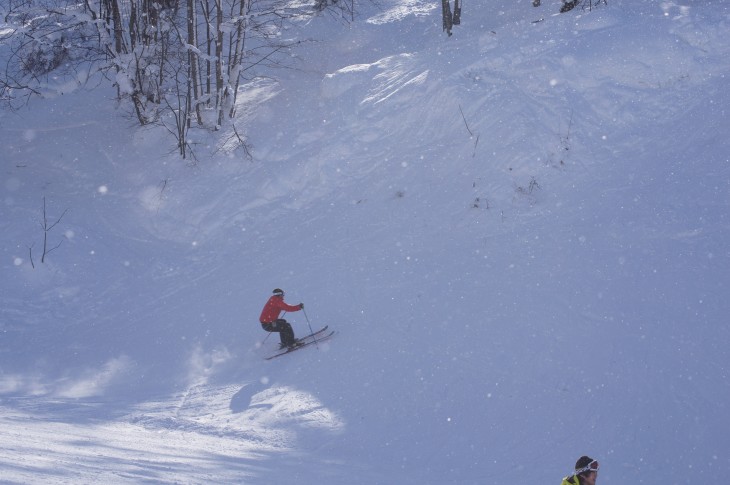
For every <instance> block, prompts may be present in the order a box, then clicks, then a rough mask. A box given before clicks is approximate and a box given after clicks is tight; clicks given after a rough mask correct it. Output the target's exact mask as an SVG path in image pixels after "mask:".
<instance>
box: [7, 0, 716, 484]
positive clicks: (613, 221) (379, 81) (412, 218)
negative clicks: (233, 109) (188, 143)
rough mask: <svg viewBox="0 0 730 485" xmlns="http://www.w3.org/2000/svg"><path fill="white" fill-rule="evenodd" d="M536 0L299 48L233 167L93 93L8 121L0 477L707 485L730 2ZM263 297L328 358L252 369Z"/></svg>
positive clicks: (385, 15) (365, 19) (406, 17)
mask: <svg viewBox="0 0 730 485" xmlns="http://www.w3.org/2000/svg"><path fill="white" fill-rule="evenodd" d="M559 5H560V2H558V1H557V0H549V1H545V2H543V5H542V6H541V7H539V8H533V7H532V5H531V2H529V1H527V0H524V1H519V2H515V1H507V0H495V1H491V2H482V3H481V4H480V3H469V2H465V4H464V10H463V19H462V24H461V25H459V26H456V27H454V31H453V32H454V35H453V36H452V37H447V36H446V35H445V34H444V33H442V32H441V18H440V8H439V5H438V4H437V3H433V2H431V3H428V2H422V1H414V0H386V1H385V2H381V4H380V8H377V9H376V8H374V7H372V6H367V5H362V6H361V9H360V10H361V17H360V18H359V19H358V20H357V21H356V22H355V23H352V24H350V25H348V24H346V23H344V22H338V21H336V20H334V19H333V18H332V17H331V16H326V15H325V16H323V17H321V18H319V19H317V20H315V21H313V22H310V23H308V24H306V25H302V26H301V27H300V32H298V33H296V35H300V36H301V38H311V39H319V40H320V42H316V43H313V44H306V45H305V46H304V47H303V48H302V49H301V50H299V51H298V55H299V57H300V60H301V63H300V64H299V67H300V69H298V70H287V71H279V72H277V73H276V76H278V81H276V82H274V81H266V82H263V81H260V82H257V83H255V84H252V85H250V86H248V89H249V96H243V99H244V100H245V102H246V104H245V109H243V108H242V110H241V116H242V118H241V119H240V120H239V121H238V122H237V123H239V128H241V127H243V126H245V130H246V132H247V134H248V135H249V141H250V143H251V144H252V154H253V160H247V159H246V158H245V157H244V156H243V154H242V153H241V152H240V151H230V150H226V149H218V147H219V146H222V147H223V148H226V147H225V141H226V139H227V137H226V133H211V134H207V135H201V134H195V135H194V136H195V137H197V138H196V139H195V140H194V141H195V142H196V143H197V145H196V146H197V147H198V149H197V154H198V160H197V161H196V162H195V163H190V161H189V160H188V161H182V160H180V159H179V158H178V157H177V156H176V152H175V149H174V140H172V138H171V137H170V135H169V134H168V133H167V132H166V131H165V130H164V129H162V128H160V127H146V128H140V127H138V126H136V125H135V123H134V122H133V120H132V119H130V114H129V113H128V112H127V111H126V110H125V109H124V108H123V106H121V105H119V104H118V103H116V102H115V101H114V91H113V90H112V88H104V87H103V85H102V86H101V87H98V88H96V89H94V90H92V91H89V90H86V89H84V88H82V87H80V83H65V84H62V85H57V86H54V87H53V89H50V88H49V89H48V90H46V96H45V98H44V99H42V100H38V99H35V100H31V102H30V103H29V106H28V107H27V108H24V109H21V110H19V111H15V112H11V111H3V112H0V144H1V146H2V147H3V154H2V157H0V160H1V161H0V168H1V170H2V173H1V175H0V194H1V196H0V230H1V231H0V232H1V233H2V238H1V239H0V241H2V243H1V244H0V272H1V273H2V278H1V279H0V429H1V430H2V431H1V432H0V482H2V483H3V484H6V483H9V484H16V483H18V484H20V483H22V484H26V483H43V484H56V483H104V484H121V483H189V484H198V483H200V484H203V483H206V484H210V483H246V484H317V485H339V484H502V483H507V482H510V483H517V484H533V483H553V484H557V483H559V480H560V479H561V478H562V477H563V476H564V475H566V474H568V473H569V472H570V471H571V469H572V465H573V464H574V462H575V460H576V459H577V458H578V457H579V456H580V455H583V454H588V455H590V456H592V457H595V458H597V459H598V460H599V461H600V463H601V471H600V473H599V478H598V483H599V484H610V483H642V484H656V485H667V484H688V483H705V482H707V483H710V482H711V483H719V482H717V481H716V480H717V479H718V477H720V478H719V479H720V481H722V480H724V479H725V478H726V477H728V476H730V460H728V456H727V455H728V450H730V404H729V403H730V377H729V372H730V358H729V357H730V356H729V355H728V354H729V351H728V348H729V344H730V330H728V325H727V324H728V315H730V298H729V296H730V246H728V241H730V220H729V219H728V217H729V216H728V214H729V210H730V136H728V135H730V131H729V128H728V127H730V111H729V110H730V36H729V35H728V33H729V32H730V5H728V3H727V2H725V1H700V0H683V1H678V2H672V1H662V2H638V1H629V0H608V5H600V6H599V7H598V8H595V9H593V10H591V11H588V10H581V9H577V10H574V11H572V12H569V13H566V14H561V15H558V14H557V13H556V12H557V10H558V8H559ZM540 19H542V21H540V22H533V21H536V20H540ZM3 28H4V27H3V26H2V25H1V24H0V30H2V29H3ZM288 35H295V32H294V31H292V30H290V31H289V32H288ZM88 84H93V83H88ZM88 84H87V86H88ZM50 93H53V95H51V94H50ZM44 197H45V200H46V208H47V215H48V218H49V220H50V222H54V221H56V220H57V219H58V218H60V221H59V223H58V224H57V225H56V226H55V227H53V228H52V229H51V230H50V231H49V232H48V238H49V240H48V243H49V246H51V247H54V246H56V245H57V244H58V243H61V244H60V246H58V247H57V248H56V249H55V250H53V251H52V252H50V253H49V254H48V255H47V258H46V260H45V262H43V263H41V262H40V254H41V251H42V244H43V229H42V227H41V218H42V213H41V210H42V204H43V198H44ZM64 211H66V212H65V213H64ZM30 248H32V249H30ZM31 252H32V255H33V261H32V262H33V263H34V265H35V268H34V267H33V266H32V265H31ZM275 287H281V288H284V289H285V290H286V292H287V295H286V299H287V300H288V301H289V302H290V303H299V302H300V301H301V302H304V303H305V305H306V308H305V310H306V312H307V313H306V315H304V314H303V313H302V312H298V313H290V314H288V315H287V318H288V319H289V320H290V321H291V322H292V323H293V326H294V329H295V331H296V333H297V334H298V335H303V334H304V333H306V332H308V329H309V326H310V325H311V326H312V327H313V328H318V327H321V326H323V325H325V324H329V325H330V326H331V327H332V328H334V329H335V330H337V334H336V337H335V338H334V339H332V340H331V341H330V342H329V343H326V344H322V345H320V346H319V348H311V347H310V348H307V349H303V350H301V351H299V352H296V353H294V354H291V355H287V356H285V357H283V358H279V359H275V360H272V361H265V360H264V359H263V357H265V356H266V355H269V354H271V353H272V352H273V351H274V349H275V347H276V342H275V340H276V336H273V337H271V338H268V339H267V338H266V337H267V334H266V332H264V331H263V330H262V329H261V327H260V325H259V324H258V316H259V312H260V310H261V308H262V306H263V304H264V302H265V301H266V299H267V298H268V297H269V295H270V294H271V290H272V289H273V288H275Z"/></svg>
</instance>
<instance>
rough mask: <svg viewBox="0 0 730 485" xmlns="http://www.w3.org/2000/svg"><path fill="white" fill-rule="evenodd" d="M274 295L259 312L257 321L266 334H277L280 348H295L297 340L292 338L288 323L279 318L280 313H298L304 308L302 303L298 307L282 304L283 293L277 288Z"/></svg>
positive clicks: (292, 332)
mask: <svg viewBox="0 0 730 485" xmlns="http://www.w3.org/2000/svg"><path fill="white" fill-rule="evenodd" d="M273 293H274V295H273V296H272V297H271V298H269V301H267V302H266V305H264V309H263V310H262V311H261V316H260V317H259V321H260V322H261V327H262V328H263V329H264V330H266V331H267V332H279V340H281V348H282V349H283V348H284V347H288V348H290V349H291V348H294V347H296V346H297V339H295V338H294V330H293V329H292V328H291V325H290V324H289V322H287V321H286V320H284V319H283V318H279V315H280V314H281V312H298V311H299V310H301V309H302V308H304V303H300V304H299V305H288V304H286V303H284V291H283V290H281V289H279V288H277V289H275V290H274V292H273Z"/></svg>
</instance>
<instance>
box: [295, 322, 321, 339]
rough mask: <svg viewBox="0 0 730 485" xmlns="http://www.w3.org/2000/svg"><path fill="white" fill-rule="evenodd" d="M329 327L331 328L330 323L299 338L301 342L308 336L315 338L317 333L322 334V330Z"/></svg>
mask: <svg viewBox="0 0 730 485" xmlns="http://www.w3.org/2000/svg"><path fill="white" fill-rule="evenodd" d="M328 328H329V325H325V326H324V327H322V328H320V329H319V330H317V331H316V332H312V333H310V334H309V335H305V336H304V337H300V338H298V339H297V340H298V341H300V342H303V341H304V340H306V339H308V338H315V337H316V336H317V335H319V334H321V333H322V332H324V331H325V330H327V329H328Z"/></svg>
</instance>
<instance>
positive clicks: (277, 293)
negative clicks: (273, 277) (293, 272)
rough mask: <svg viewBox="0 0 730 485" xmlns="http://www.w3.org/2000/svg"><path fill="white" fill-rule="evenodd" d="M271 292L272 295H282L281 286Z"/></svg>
mask: <svg viewBox="0 0 730 485" xmlns="http://www.w3.org/2000/svg"><path fill="white" fill-rule="evenodd" d="M272 293H274V295H276V296H284V290H282V289H281V288H276V289H274V291H273V292H272Z"/></svg>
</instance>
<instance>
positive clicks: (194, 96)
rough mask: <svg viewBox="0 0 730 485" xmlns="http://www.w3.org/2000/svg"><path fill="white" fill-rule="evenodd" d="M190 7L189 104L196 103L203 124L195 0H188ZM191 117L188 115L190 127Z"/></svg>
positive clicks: (198, 117) (199, 118)
mask: <svg viewBox="0 0 730 485" xmlns="http://www.w3.org/2000/svg"><path fill="white" fill-rule="evenodd" d="M187 7H188V44H189V47H188V63H189V64H190V77H189V79H188V105H189V106H193V105H195V115H196V117H197V121H198V124H199V125H202V124H203V118H202V116H201V115H200V102H199V100H200V86H199V85H198V54H197V52H196V51H195V50H193V48H196V49H197V47H198V36H197V25H196V21H195V20H196V16H195V1H194V0H187ZM189 126H190V118H189V117H188V127H189Z"/></svg>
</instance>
